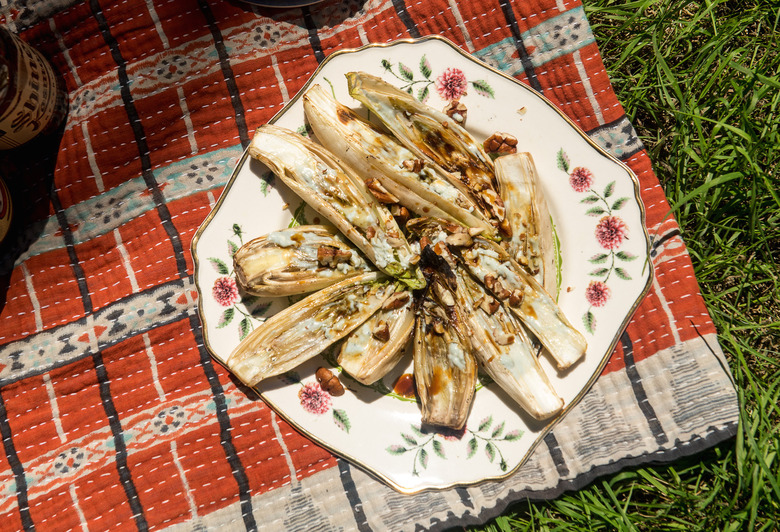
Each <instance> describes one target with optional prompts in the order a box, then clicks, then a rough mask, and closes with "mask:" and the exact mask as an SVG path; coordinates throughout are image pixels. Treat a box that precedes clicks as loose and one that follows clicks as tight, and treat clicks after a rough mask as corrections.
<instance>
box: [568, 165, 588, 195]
mask: <svg viewBox="0 0 780 532" xmlns="http://www.w3.org/2000/svg"><path fill="white" fill-rule="evenodd" d="M569 184H570V185H571V188H573V189H574V190H575V191H576V192H585V191H586V190H588V189H590V187H591V185H592V184H593V172H591V171H590V170H588V169H587V168H584V167H582V166H578V167H577V168H575V169H574V170H572V171H571V174H570V175H569Z"/></svg>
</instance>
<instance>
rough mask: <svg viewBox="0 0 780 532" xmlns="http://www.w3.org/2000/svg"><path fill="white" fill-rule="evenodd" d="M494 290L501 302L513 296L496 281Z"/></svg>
mask: <svg viewBox="0 0 780 532" xmlns="http://www.w3.org/2000/svg"><path fill="white" fill-rule="evenodd" d="M492 290H493V293H494V294H496V297H497V298H498V299H500V300H501V301H503V300H505V299H508V298H509V296H510V295H511V293H510V292H509V290H507V289H506V288H504V285H503V284H501V281H496V282H495V283H493V288H492Z"/></svg>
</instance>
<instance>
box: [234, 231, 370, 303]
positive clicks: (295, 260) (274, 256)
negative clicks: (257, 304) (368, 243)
mask: <svg viewBox="0 0 780 532" xmlns="http://www.w3.org/2000/svg"><path fill="white" fill-rule="evenodd" d="M233 266H234V270H235V272H236V278H237V280H238V283H239V284H240V285H241V287H242V288H243V289H244V290H245V291H246V292H247V293H249V294H252V295H256V296H263V297H271V296H289V295H297V294H305V293H308V292H313V291H315V290H319V289H320V288H324V287H326V286H330V285H332V284H336V283H337V282H339V281H342V280H344V279H346V278H347V277H353V276H355V275H358V274H360V273H364V272H367V271H370V270H371V266H370V265H369V264H368V263H367V262H366V261H365V260H364V259H363V258H361V255H360V252H359V251H358V250H357V249H355V248H353V247H352V246H350V245H349V244H347V243H346V242H344V240H343V239H341V238H339V237H338V236H336V235H335V234H334V233H333V232H332V231H330V230H329V229H328V228H327V227H325V226H322V225H301V226H298V227H291V228H288V229H281V230H279V231H273V232H271V233H268V234H267V235H264V236H261V237H258V238H255V239H253V240H250V241H249V242H247V243H246V244H244V245H243V246H241V247H240V248H238V251H236V253H235V254H234V255H233Z"/></svg>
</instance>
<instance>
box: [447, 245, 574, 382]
mask: <svg viewBox="0 0 780 532" xmlns="http://www.w3.org/2000/svg"><path fill="white" fill-rule="evenodd" d="M461 257H462V258H463V263H464V264H465V266H466V267H467V268H468V269H469V271H470V272H471V273H472V274H473V275H474V276H475V277H477V279H479V280H480V281H481V282H482V284H483V285H484V286H486V287H487V288H488V289H489V291H490V292H491V293H492V294H493V295H494V296H496V297H497V298H498V299H499V300H501V301H503V302H506V303H507V304H508V306H509V308H510V310H511V311H512V312H513V313H514V314H515V315H516V316H517V317H518V318H520V320H521V321H522V322H523V324H525V326H526V327H528V330H529V331H531V333H533V334H534V336H536V337H537V339H538V340H539V341H540V342H541V344H542V345H543V346H544V347H545V348H547V350H548V351H549V353H550V355H551V356H552V357H553V359H554V360H555V363H556V365H557V366H558V369H560V370H564V369H567V368H569V367H570V366H571V365H572V364H574V363H575V362H577V361H578V360H580V359H581V358H582V357H583V356H584V355H585V349H586V348H587V343H586V341H585V337H584V336H582V334H581V333H580V332H579V331H577V330H576V329H575V328H574V327H572V325H571V323H569V320H567V319H566V316H564V315H563V312H562V311H561V309H560V308H559V307H558V305H557V304H556V303H555V301H554V300H553V298H552V296H550V294H548V293H547V291H545V289H544V288H542V286H541V285H540V284H539V283H538V282H537V281H536V279H534V278H533V277H532V276H531V275H530V274H529V273H528V272H526V271H525V269H523V267H522V266H520V265H519V264H517V263H516V262H515V261H514V260H512V259H511V258H510V256H509V254H508V253H507V252H506V251H505V250H504V249H503V248H502V247H501V246H499V245H497V244H495V243H493V242H490V241H488V240H485V239H483V238H479V237H476V238H475V239H474V243H473V245H472V246H471V247H469V248H468V249H465V250H464V251H463V252H462V253H461Z"/></svg>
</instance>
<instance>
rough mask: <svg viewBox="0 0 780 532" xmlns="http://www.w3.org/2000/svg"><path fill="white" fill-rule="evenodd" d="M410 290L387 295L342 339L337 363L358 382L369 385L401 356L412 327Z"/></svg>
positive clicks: (396, 362) (412, 307) (412, 312)
mask: <svg viewBox="0 0 780 532" xmlns="http://www.w3.org/2000/svg"><path fill="white" fill-rule="evenodd" d="M412 302H413V296H412V293H411V291H409V290H407V289H402V290H400V291H397V292H395V293H394V294H393V295H392V296H390V297H389V298H388V299H387V300H386V301H385V302H384V303H383V304H382V308H381V309H379V310H378V311H377V312H376V313H375V314H374V315H373V316H371V317H370V318H369V319H368V320H366V321H365V322H363V324H362V325H361V326H359V327H358V328H357V329H355V330H354V331H352V333H350V335H349V336H347V337H346V338H345V339H344V342H343V343H342V344H341V350H340V351H339V357H338V363H339V366H341V369H343V370H344V371H345V372H346V373H347V374H349V375H350V376H352V377H353V378H354V379H355V380H357V381H358V382H361V383H363V384H366V385H370V384H373V383H375V382H376V381H378V380H379V379H381V378H382V377H384V376H385V375H386V374H387V373H388V372H389V371H390V370H392V369H393V368H394V367H395V366H396V365H397V364H398V362H399V361H400V360H401V358H403V355H404V351H405V349H404V348H405V347H406V345H407V344H408V342H409V340H410V339H411V337H412V332H413V330H414V306H413V305H412Z"/></svg>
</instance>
